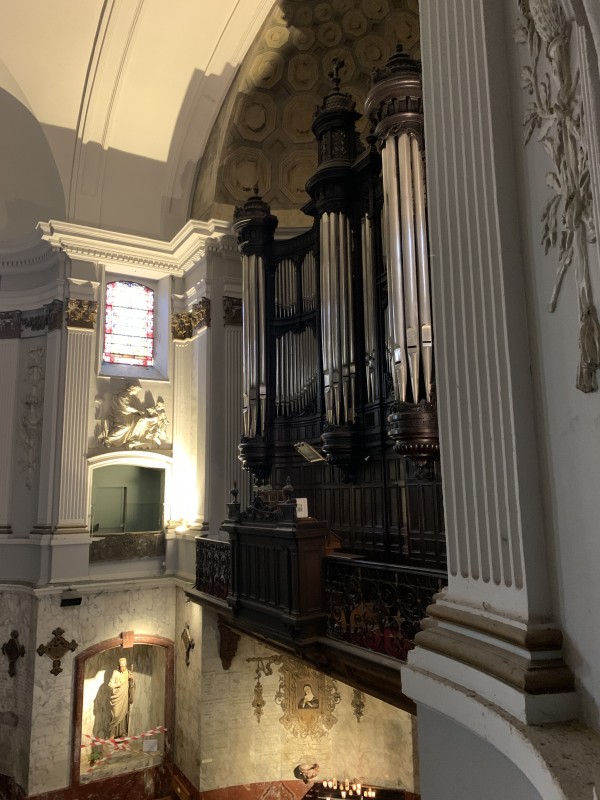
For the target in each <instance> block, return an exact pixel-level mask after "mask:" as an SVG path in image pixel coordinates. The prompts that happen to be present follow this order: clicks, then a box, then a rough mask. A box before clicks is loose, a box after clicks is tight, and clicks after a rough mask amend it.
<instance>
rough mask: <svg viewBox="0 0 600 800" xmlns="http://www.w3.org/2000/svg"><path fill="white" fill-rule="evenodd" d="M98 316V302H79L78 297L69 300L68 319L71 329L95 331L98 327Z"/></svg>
mask: <svg viewBox="0 0 600 800" xmlns="http://www.w3.org/2000/svg"><path fill="white" fill-rule="evenodd" d="M97 314H98V303H97V302H96V300H79V299H78V298H77V297H70V298H69V299H68V300H67V310H66V319H67V325H68V326H69V327H70V328H84V329H86V330H93V329H94V328H95V327H96V316H97Z"/></svg>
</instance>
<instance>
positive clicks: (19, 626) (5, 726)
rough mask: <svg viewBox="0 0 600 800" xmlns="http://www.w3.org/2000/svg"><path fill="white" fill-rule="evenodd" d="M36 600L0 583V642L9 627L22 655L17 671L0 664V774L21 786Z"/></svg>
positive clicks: (25, 758)
mask: <svg viewBox="0 0 600 800" xmlns="http://www.w3.org/2000/svg"><path fill="white" fill-rule="evenodd" d="M35 624H36V602H35V598H34V597H33V593H32V592H31V591H30V590H28V589H18V588H15V587H12V588H11V587H7V586H2V587H0V639H1V641H0V645H1V644H4V643H5V642H7V641H8V640H9V638H10V634H11V631H13V630H16V631H17V632H18V634H19V643H20V644H21V645H23V647H24V648H25V655H24V656H23V657H22V658H19V659H18V661H17V663H16V665H15V666H16V675H15V676H14V677H12V678H11V677H10V676H9V674H8V661H7V660H6V659H5V658H4V656H3V657H2V662H1V664H0V774H3V775H10V776H11V777H12V778H14V780H15V781H16V782H17V783H18V784H20V785H21V786H24V785H25V784H26V781H27V772H28V769H29V739H30V736H31V704H32V691H31V690H32V685H33V675H34V669H35V659H36V658H37V656H36V654H35Z"/></svg>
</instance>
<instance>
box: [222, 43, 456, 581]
mask: <svg viewBox="0 0 600 800" xmlns="http://www.w3.org/2000/svg"><path fill="white" fill-rule="evenodd" d="M339 66H340V64H335V65H334V68H333V70H332V73H331V78H332V83H333V89H332V91H331V93H330V94H329V95H327V96H326V97H325V98H324V100H323V103H322V104H321V105H320V106H319V107H318V108H317V109H316V112H315V117H314V122H313V126H312V130H313V132H314V135H315V137H316V140H317V145H318V167H317V170H316V172H315V173H314V175H312V177H311V178H310V179H309V180H308V182H307V184H306V190H307V193H308V195H309V198H310V200H309V201H308V202H307V204H306V205H305V206H304V208H303V211H304V212H305V213H307V214H308V215H310V216H312V217H313V219H314V224H313V226H312V229H311V230H310V231H308V232H306V233H303V234H301V235H299V236H296V237H295V238H292V239H287V240H277V239H276V238H275V230H276V227H277V224H278V221H277V218H276V217H274V216H273V215H272V214H271V213H270V208H269V206H268V205H267V203H265V202H264V201H263V200H262V199H261V197H259V196H258V194H256V195H255V196H253V197H251V198H250V199H249V200H248V201H247V202H246V203H245V204H244V205H243V206H242V207H240V208H237V209H236V212H235V218H234V230H235V231H236V234H237V236H238V242H239V247H240V252H241V254H242V260H243V274H244V286H243V413H244V436H243V437H242V441H241V443H240V445H239V457H240V460H241V461H242V464H243V465H244V467H245V468H246V469H248V470H249V471H250V472H251V473H252V474H253V475H254V477H255V481H256V483H257V484H262V483H269V482H270V483H272V484H273V486H282V485H283V484H284V483H285V481H286V477H287V476H288V475H289V476H290V477H291V481H292V484H293V485H294V488H295V493H296V495H297V496H302V497H307V498H308V504H309V512H310V514H311V516H313V517H316V518H317V519H322V520H327V522H328V525H329V527H330V529H331V530H333V531H334V532H335V533H336V534H337V535H338V536H339V537H340V538H341V541H342V547H343V550H344V551H346V552H349V553H354V554H357V555H361V556H364V557H366V558H369V559H375V560H377V561H380V562H388V563H406V564H410V565H413V566H422V567H428V568H430V569H431V568H433V569H444V568H445V542H444V533H443V509H442V492H441V479H440V470H439V445H438V432H437V416H436V401H435V378H434V361H433V349H432V348H433V332H432V318H431V298H430V281H429V259H428V247H427V222H426V210H425V201H426V200H425V181H424V142H423V111H422V99H421V80H420V64H419V62H417V61H414V60H413V59H411V58H410V57H408V56H407V55H406V54H404V53H403V52H402V50H401V48H398V49H397V52H396V53H395V54H394V55H393V56H392V57H391V58H390V59H389V61H388V63H387V64H386V65H385V67H383V68H382V69H381V70H377V71H375V73H374V75H373V79H372V87H371V90H370V92H369V94H368V97H367V102H366V109H365V113H366V114H367V115H368V118H369V121H370V123H371V131H372V133H371V134H370V135H369V136H367V137H366V145H364V144H363V143H362V142H361V140H360V137H359V135H358V133H357V132H356V122H357V120H358V119H360V115H359V114H358V113H357V111H356V109H355V103H354V101H353V99H352V97H351V96H350V95H349V94H347V93H344V92H343V91H341V90H340V87H339V83H340V81H339V77H338V70H339ZM299 442H302V443H307V444H309V445H312V447H313V448H314V450H313V451H312V452H313V453H314V456H315V458H314V459H311V460H310V461H309V460H307V457H306V455H307V453H306V448H302V447H300V448H299V449H296V448H295V445H296V443H299ZM303 449H304V451H305V457H303V456H302V455H301V454H300V452H301V451H302V450H303ZM319 456H321V457H322V460H317V459H319ZM308 457H309V458H310V455H309V456H308Z"/></svg>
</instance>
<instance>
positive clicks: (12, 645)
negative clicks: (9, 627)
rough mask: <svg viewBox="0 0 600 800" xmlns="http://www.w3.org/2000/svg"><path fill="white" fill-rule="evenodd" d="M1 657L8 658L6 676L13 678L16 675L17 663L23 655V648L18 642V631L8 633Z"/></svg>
mask: <svg viewBox="0 0 600 800" xmlns="http://www.w3.org/2000/svg"><path fill="white" fill-rule="evenodd" d="M2 655H4V656H6V657H7V658H8V674H9V675H10V677H11V678H14V677H15V675H16V674H17V668H16V664H17V661H18V660H19V658H23V656H24V655H25V648H24V647H23V645H22V644H21V643H20V642H19V632H18V631H11V632H10V639H9V640H8V642H4V644H3V645H2Z"/></svg>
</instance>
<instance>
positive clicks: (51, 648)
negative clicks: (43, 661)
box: [37, 628, 79, 675]
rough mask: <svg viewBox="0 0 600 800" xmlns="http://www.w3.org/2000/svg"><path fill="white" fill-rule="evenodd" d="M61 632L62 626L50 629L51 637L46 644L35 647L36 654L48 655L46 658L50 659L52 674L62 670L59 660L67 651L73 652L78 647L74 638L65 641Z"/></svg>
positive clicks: (57, 673) (62, 631)
mask: <svg viewBox="0 0 600 800" xmlns="http://www.w3.org/2000/svg"><path fill="white" fill-rule="evenodd" d="M63 633H64V630H63V629H62V628H55V629H54V630H53V631H52V635H53V636H52V639H50V641H49V642H48V644H41V645H40V646H39V647H38V649H37V654H38V656H48V658H50V659H52V669H51V670H50V672H51V673H52V675H60V673H61V672H62V667H61V666H60V662H61V660H62V659H63V658H64V656H65V655H66V654H67V653H68V652H69V651H71V652H73V650H76V649H77V648H78V647H79V645H78V644H77V642H76V641H75V639H71V641H70V642H67V640H66V639H65V638H64V636H63Z"/></svg>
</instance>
